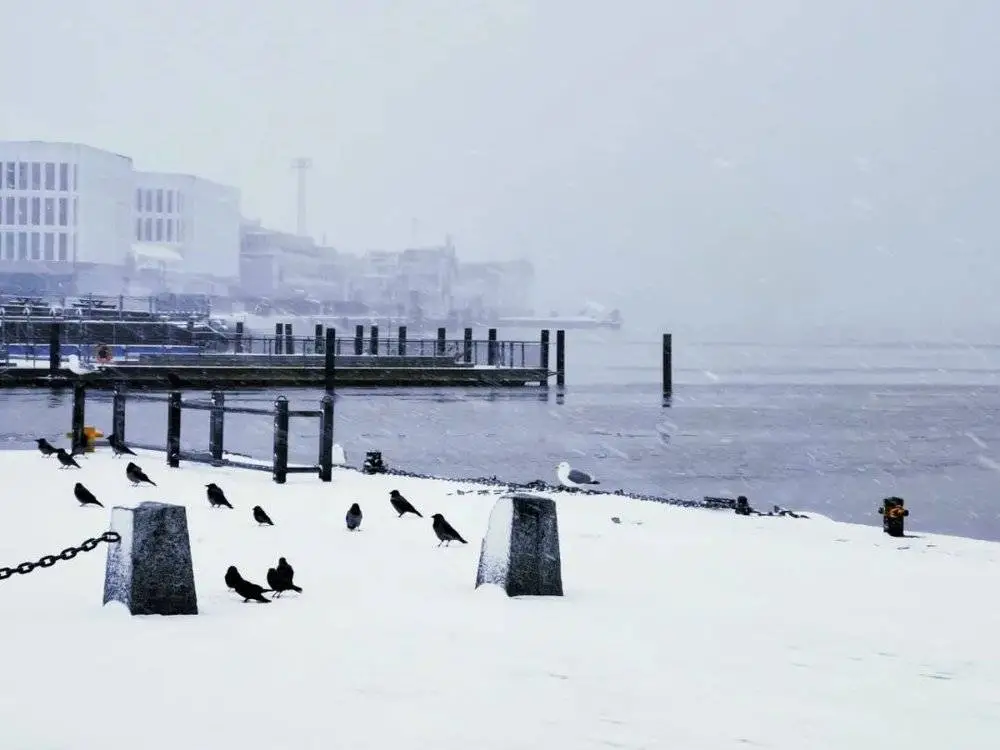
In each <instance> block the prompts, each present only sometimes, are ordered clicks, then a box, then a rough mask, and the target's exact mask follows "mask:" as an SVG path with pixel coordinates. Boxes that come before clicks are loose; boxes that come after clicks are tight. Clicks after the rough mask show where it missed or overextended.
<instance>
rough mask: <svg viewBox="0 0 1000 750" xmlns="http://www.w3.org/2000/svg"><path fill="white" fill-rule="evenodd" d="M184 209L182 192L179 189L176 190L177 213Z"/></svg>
mask: <svg viewBox="0 0 1000 750" xmlns="http://www.w3.org/2000/svg"><path fill="white" fill-rule="evenodd" d="M183 211H184V193H182V192H181V191H180V190H178V191H177V213H182V212H183Z"/></svg>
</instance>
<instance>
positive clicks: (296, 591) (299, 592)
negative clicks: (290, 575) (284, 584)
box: [288, 583, 302, 594]
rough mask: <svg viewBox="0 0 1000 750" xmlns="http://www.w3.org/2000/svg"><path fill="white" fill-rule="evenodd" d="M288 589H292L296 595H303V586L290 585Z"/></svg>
mask: <svg viewBox="0 0 1000 750" xmlns="http://www.w3.org/2000/svg"><path fill="white" fill-rule="evenodd" d="M288 588H290V589H291V590H292V591H294V592H295V593H296V594H301V593H302V587H301V586H296V585H295V584H294V583H290V584H288Z"/></svg>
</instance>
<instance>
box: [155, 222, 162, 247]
mask: <svg viewBox="0 0 1000 750" xmlns="http://www.w3.org/2000/svg"><path fill="white" fill-rule="evenodd" d="M156 241H157V242H163V219H157V220H156Z"/></svg>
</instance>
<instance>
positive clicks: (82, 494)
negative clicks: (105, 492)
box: [73, 482, 104, 508]
mask: <svg viewBox="0 0 1000 750" xmlns="http://www.w3.org/2000/svg"><path fill="white" fill-rule="evenodd" d="M73 495H74V496H75V497H76V499H77V500H79V501H80V505H81V506H83V505H98V506H100V507H102V508H103V507H104V506H103V505H101V502H100V501H99V500H98V499H97V498H96V497H94V493H93V492H91V491H90V490H88V489H87V488H86V487H84V486H83V485H82V484H80V483H79V482H77V483H76V486H75V487H74V488H73Z"/></svg>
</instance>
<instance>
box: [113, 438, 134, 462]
mask: <svg viewBox="0 0 1000 750" xmlns="http://www.w3.org/2000/svg"><path fill="white" fill-rule="evenodd" d="M108 445H110V446H111V452H112V453H113V454H114V457H115V458H118V457H119V456H121V455H126V456H134V455H135V451H134V450H132V449H131V448H129V447H128V446H127V445H125V443H124V442H123V441H121V440H119V439H118V436H117V435H116V434H115V433H113V432H112V433H111V434H110V435H108Z"/></svg>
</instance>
